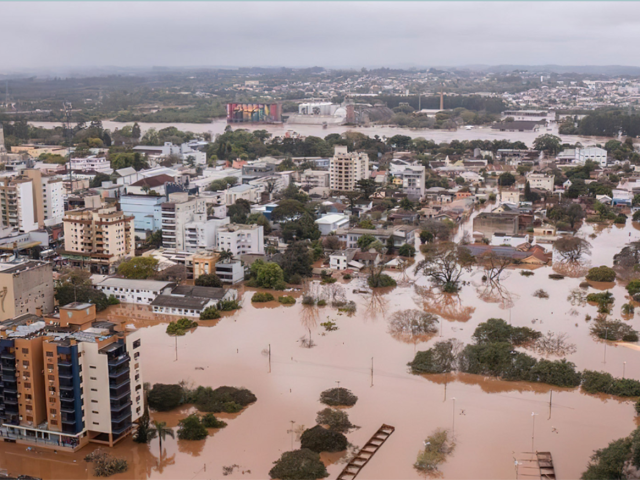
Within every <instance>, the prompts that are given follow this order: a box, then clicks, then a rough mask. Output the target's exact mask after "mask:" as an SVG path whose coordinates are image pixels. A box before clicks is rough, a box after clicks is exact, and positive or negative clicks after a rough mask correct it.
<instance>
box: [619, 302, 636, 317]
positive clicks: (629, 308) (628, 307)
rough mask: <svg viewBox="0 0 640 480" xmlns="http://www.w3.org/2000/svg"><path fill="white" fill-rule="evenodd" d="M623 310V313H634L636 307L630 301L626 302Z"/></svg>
mask: <svg viewBox="0 0 640 480" xmlns="http://www.w3.org/2000/svg"><path fill="white" fill-rule="evenodd" d="M621 310H622V314H623V315H633V313H634V312H635V311H636V307H634V306H633V305H631V304H630V303H624V304H623V305H622V309H621Z"/></svg>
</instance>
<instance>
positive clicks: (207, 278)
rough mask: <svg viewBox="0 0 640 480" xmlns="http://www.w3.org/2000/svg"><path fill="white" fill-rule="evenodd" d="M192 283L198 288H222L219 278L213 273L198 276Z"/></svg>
mask: <svg viewBox="0 0 640 480" xmlns="http://www.w3.org/2000/svg"><path fill="white" fill-rule="evenodd" d="M194 283H195V284H196V286H198V287H216V288H221V287H222V280H220V278H219V277H218V276H217V275H216V274H215V273H208V274H205V275H200V276H199V277H198V278H196V279H195V282H194Z"/></svg>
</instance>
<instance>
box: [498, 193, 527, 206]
mask: <svg viewBox="0 0 640 480" xmlns="http://www.w3.org/2000/svg"><path fill="white" fill-rule="evenodd" d="M521 195H522V194H521V193H520V192H519V191H518V190H506V189H505V190H501V191H500V202H501V203H511V204H513V205H516V206H518V205H519V204H520V197H521Z"/></svg>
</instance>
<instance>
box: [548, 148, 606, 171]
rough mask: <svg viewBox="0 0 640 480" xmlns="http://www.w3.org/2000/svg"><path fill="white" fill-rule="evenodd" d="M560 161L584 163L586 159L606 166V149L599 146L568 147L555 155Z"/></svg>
mask: <svg viewBox="0 0 640 480" xmlns="http://www.w3.org/2000/svg"><path fill="white" fill-rule="evenodd" d="M557 159H558V160H560V161H568V162H572V163H577V164H579V165H584V164H585V163H586V161H587V160H591V161H592V162H596V163H597V164H599V165H600V166H601V167H606V166H607V151H606V150H605V149H604V148H600V147H585V148H575V149H573V148H570V149H566V150H563V151H562V152H560V153H559V154H558V155H557Z"/></svg>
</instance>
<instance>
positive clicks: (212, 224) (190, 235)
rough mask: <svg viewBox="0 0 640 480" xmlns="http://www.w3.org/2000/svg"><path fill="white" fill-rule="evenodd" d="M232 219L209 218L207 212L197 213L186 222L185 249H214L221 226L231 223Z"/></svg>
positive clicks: (195, 250)
mask: <svg viewBox="0 0 640 480" xmlns="http://www.w3.org/2000/svg"><path fill="white" fill-rule="evenodd" d="M230 221H231V219H230V218H229V217H224V218H212V219H209V220H207V214H206V213H197V214H195V215H194V216H193V220H192V221H191V222H188V223H185V224H184V227H183V228H184V244H183V251H185V252H197V251H199V250H213V247H214V246H215V243H216V233H217V231H218V229H219V228H223V227H224V226H225V225H229V222H230Z"/></svg>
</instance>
